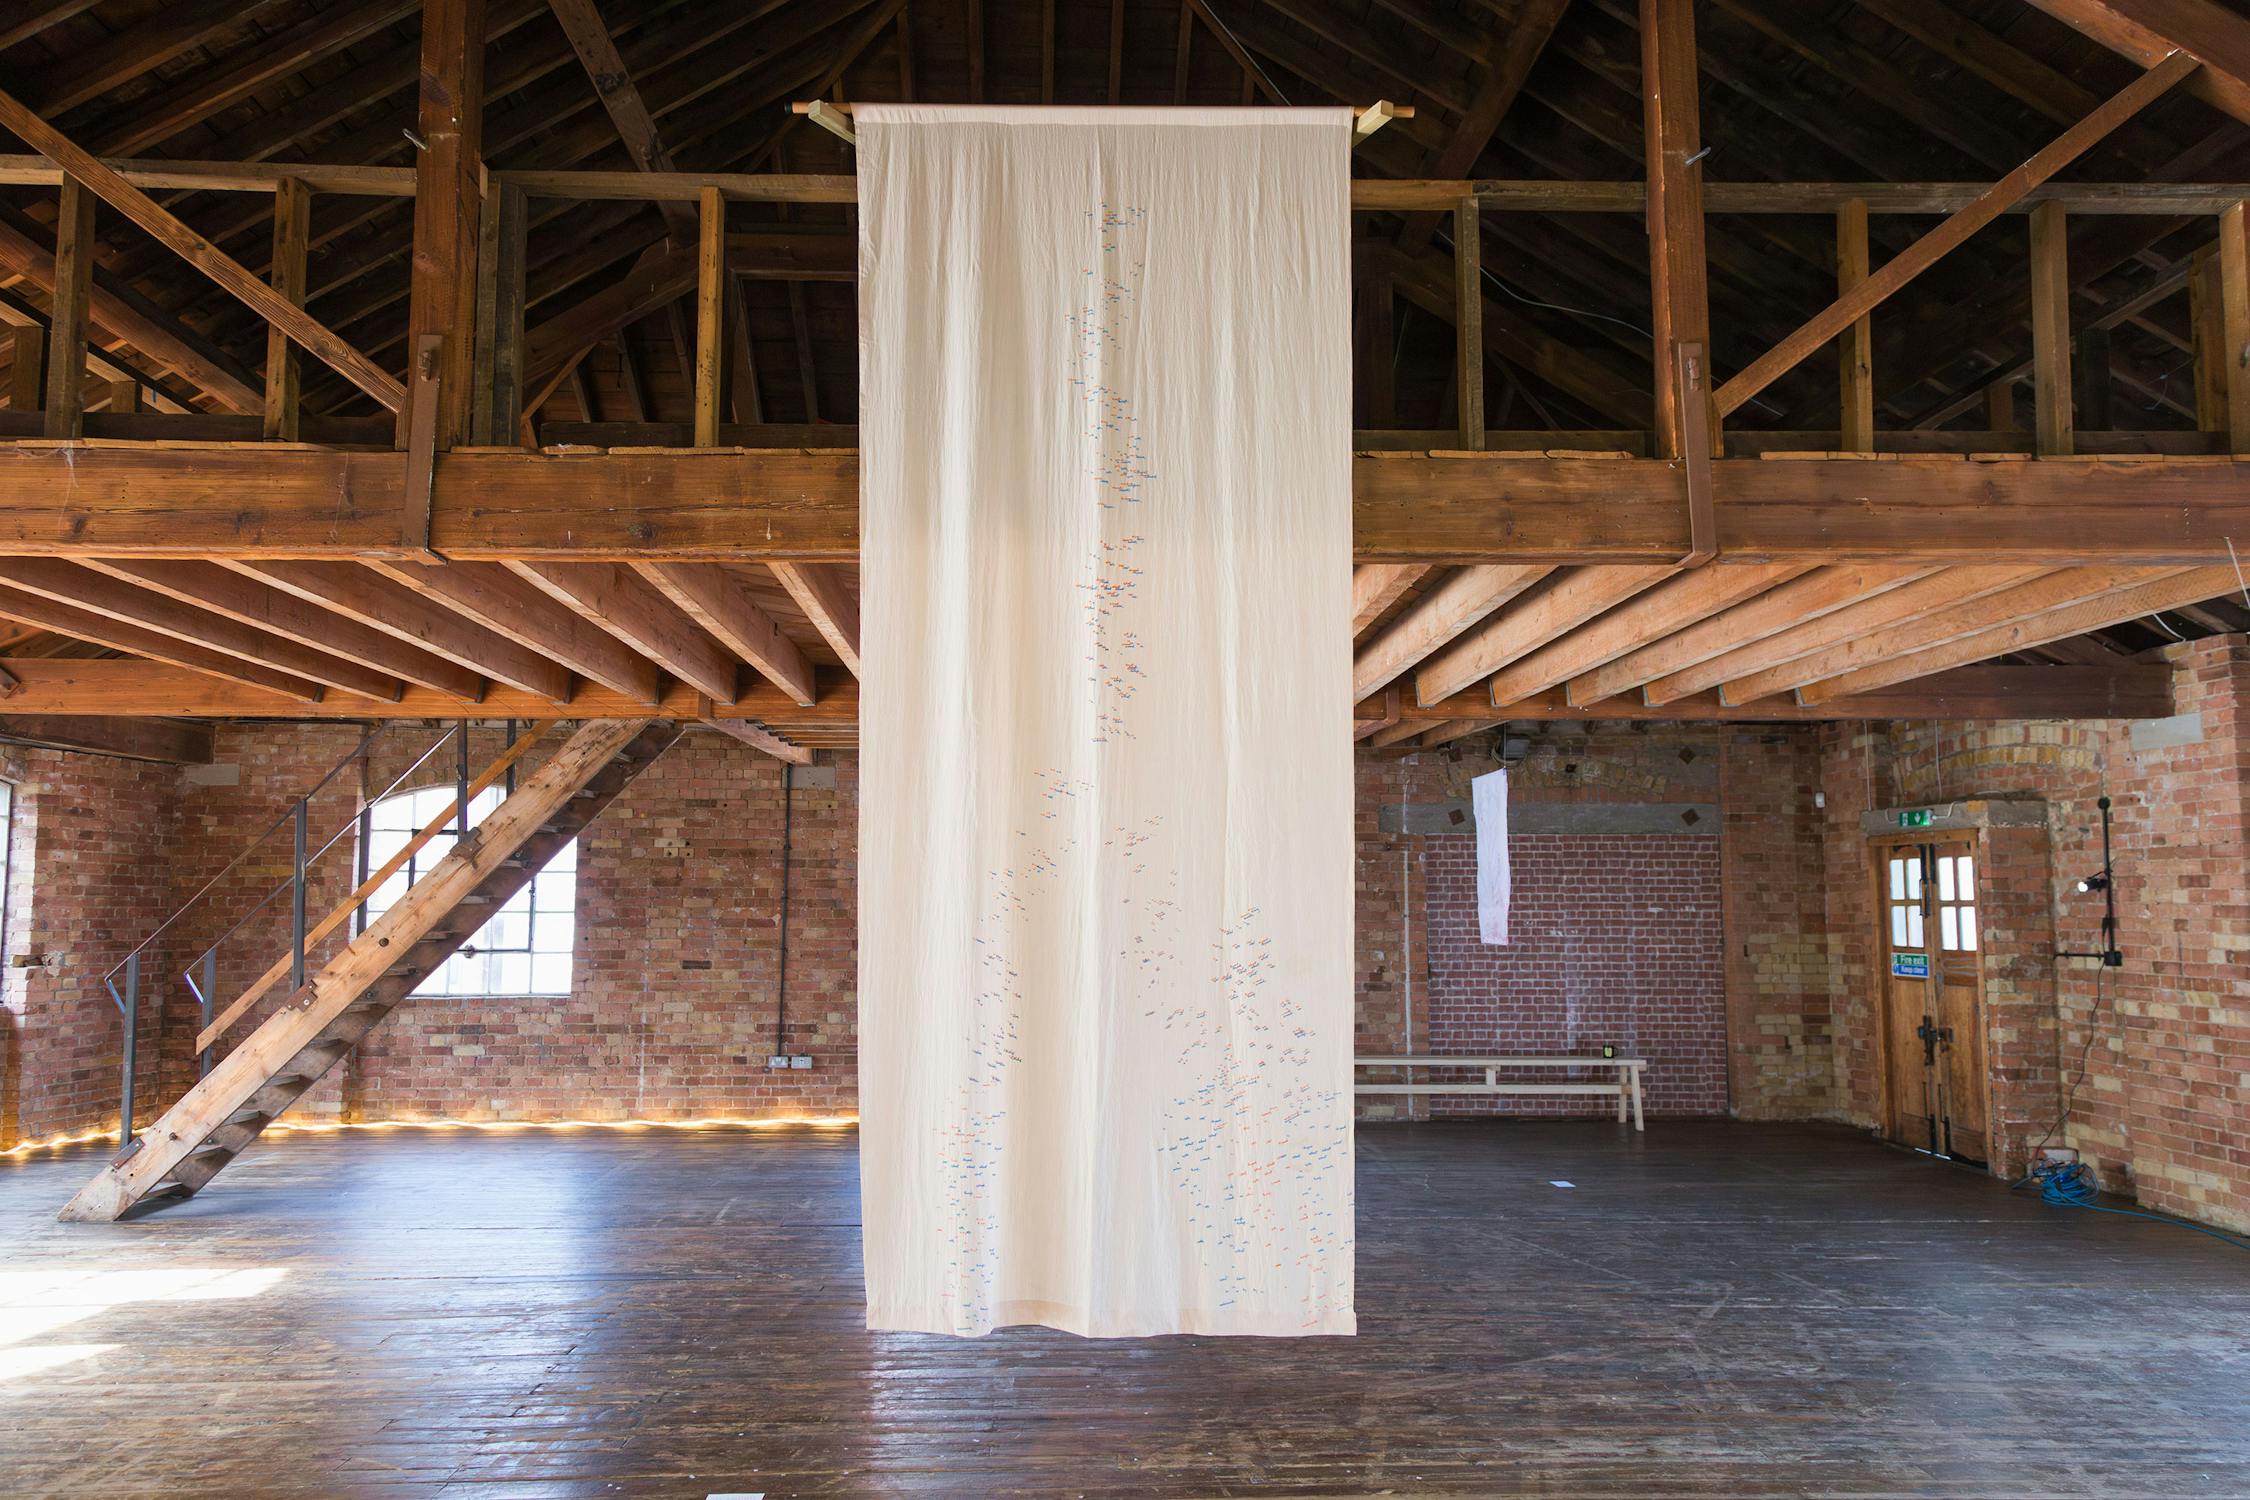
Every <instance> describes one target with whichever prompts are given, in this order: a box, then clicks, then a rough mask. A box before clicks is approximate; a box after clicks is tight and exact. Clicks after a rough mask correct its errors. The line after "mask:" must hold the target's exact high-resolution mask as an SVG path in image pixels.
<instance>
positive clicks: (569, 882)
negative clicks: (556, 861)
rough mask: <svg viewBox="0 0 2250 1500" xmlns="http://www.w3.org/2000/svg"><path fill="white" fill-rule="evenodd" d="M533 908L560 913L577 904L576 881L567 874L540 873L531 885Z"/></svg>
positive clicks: (571, 908)
mask: <svg viewBox="0 0 2250 1500" xmlns="http://www.w3.org/2000/svg"><path fill="white" fill-rule="evenodd" d="M531 904H532V907H533V909H534V910H537V911H542V912H554V913H556V914H557V915H561V914H563V913H566V912H570V911H573V910H575V909H576V908H577V906H578V881H577V880H576V879H575V878H574V877H572V876H569V875H542V876H540V877H539V878H538V879H537V880H535V881H533V882H532V885H531Z"/></svg>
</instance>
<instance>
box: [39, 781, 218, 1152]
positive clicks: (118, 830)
mask: <svg viewBox="0 0 2250 1500" xmlns="http://www.w3.org/2000/svg"><path fill="white" fill-rule="evenodd" d="M0 774H4V775H6V776H7V777H8V779H9V780H11V781H12V782H14V784H15V797H16V802H15V817H14V819H13V825H14V826H13V832H12V840H11V844H12V847H11V848H10V850H9V884H8V892H7V895H8V912H9V918H10V920H9V922H8V935H7V954H6V957H7V960H8V967H7V969H6V970H5V975H6V979H5V983H4V985H0V997H4V1001H5V1008H6V1015H5V1031H6V1042H5V1055H4V1057H0V1105H4V1106H5V1108H4V1113H0V1145H14V1144H15V1143H16V1142H17V1141H27V1140H42V1139H45V1138H46V1137H49V1136H53V1135H60V1134H76V1133H78V1132H81V1131H87V1130H97V1129H105V1128H114V1127H115V1125H116V1123H117V1107H118V1095H119V1091H120V1086H121V1083H122V1076H123V1074H122V1059H123V1048H124V1024H123V1021H122V1018H121V1017H120V1016H119V1014H118V1010H117V1007H116V1005H115V1003H114V1002H113V1001H112V1000H111V999H110V996H109V992H108V991H107V989H106V988H105V987H104V986H103V983H102V976H103V974H104V973H105V972H106V971H107V970H108V969H109V968H110V966H111V965H112V964H114V963H116V962H117V961H118V960H119V959H120V958H122V957H123V956H124V955H125V953H126V952H127V951H128V950H129V949H131V948H132V946H133V945H134V944H135V943H136V942H138V941H139V940H140V939H141V938H142V937H143V936H145V935H146V933H147V932H148V930H149V929H150V928H151V927H152V926H153V925H154V923H155V922H156V921H157V920H159V919H160V918H161V916H162V915H163V913H164V911H165V910H166V907H167V901H168V896H169V888H168V886H167V884H166V880H167V873H168V871H169V869H170V867H171V860H172V855H173V853H174V850H175V848H176V845H177V834H178V814H179V797H178V773H177V772H176V770H175V769H174V768H172V767H170V766H158V765H148V764H144V763H141V762H136V761H124V760H110V759H103V758H99V757H94V756H84V755H61V754H57V753H54V752H52V751H45V750H10V751H8V752H7V753H6V755H5V757H4V758H0ZM34 955H36V956H39V957H40V958H42V959H43V960H44V962H43V963H42V964H41V965H40V966H38V967H32V968H19V967H17V966H16V964H15V960H16V959H17V958H18V957H19V956H23V957H28V956H34ZM157 967H158V966H157V965H155V964H154V963H152V964H151V965H150V968H151V970H152V975H151V978H152V981H153V978H154V973H153V971H154V970H155V969H157ZM161 1025H162V1015H161V1007H160V1006H159V1005H157V1004H153V1003H152V1004H148V1005H144V1007H143V1010H142V1024H141V1027H140V1029H139V1036H138V1041H139V1054H140V1055H139V1064H140V1065H139V1067H138V1068H137V1072H138V1075H139V1085H138V1087H137V1088H136V1089H135V1091H134V1099H135V1105H134V1107H135V1109H136V1110H137V1111H138V1112H139V1116H140V1118H141V1119H143V1120H146V1119H148V1118H150V1117H151V1115H152V1112H153V1111H154V1110H156V1109H158V1108H161V1106H162V1104H163V1102H164V1101H165V1100H166V1099H168V1098H169V1097H170V1096H169V1095H167V1094H165V1093H164V1091H163V1089H164V1085H163V1082H162V1080H161V1079H160V1078H159V1076H158V1069H157V1067H156V1066H155V1064H156V1063H157V1061H158V1058H159V1056H160V1054H161V1051H162V1048H161V1046H160V1037H161Z"/></svg>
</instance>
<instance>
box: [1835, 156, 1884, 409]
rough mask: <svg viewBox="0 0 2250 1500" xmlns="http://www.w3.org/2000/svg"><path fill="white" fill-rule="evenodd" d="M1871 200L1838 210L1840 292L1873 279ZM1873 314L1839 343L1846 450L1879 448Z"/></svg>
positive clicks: (1839, 399) (1839, 405)
mask: <svg viewBox="0 0 2250 1500" xmlns="http://www.w3.org/2000/svg"><path fill="white" fill-rule="evenodd" d="M1867 271H1868V265H1867V200H1866V199H1864V198H1852V199H1849V200H1847V201H1846V202H1845V204H1844V206H1843V207H1842V208H1840V209H1838V210H1837V211H1836V293H1837V295H1838V296H1842V295H1843V294H1844V293H1846V292H1849V291H1850V290H1851V289H1852V288H1853V287H1856V286H1858V285H1859V284H1860V283H1861V282H1863V281H1865V280H1866V279H1867ZM1873 322H1874V320H1873V318H1872V316H1863V317H1861V318H1860V319H1858V321H1856V322H1854V323H1853V324H1852V326H1851V327H1849V328H1847V329H1845V330H1844V332H1843V336H1842V337H1841V338H1839V339H1838V340H1837V341H1836V357H1837V370H1838V377H1837V379H1838V385H1837V410H1838V411H1839V412H1840V413H1842V426H1843V442H1842V446H1843V447H1844V448H1845V450H1846V451H1848V452H1852V453H1873V452H1874V451H1875V352H1874V351H1875V345H1874V336H1873V332H1872V328H1873Z"/></svg>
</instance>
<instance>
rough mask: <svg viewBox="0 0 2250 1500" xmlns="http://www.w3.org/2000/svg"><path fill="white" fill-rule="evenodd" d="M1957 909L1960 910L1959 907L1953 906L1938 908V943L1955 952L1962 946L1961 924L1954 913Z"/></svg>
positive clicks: (1949, 951)
mask: <svg viewBox="0 0 2250 1500" xmlns="http://www.w3.org/2000/svg"><path fill="white" fill-rule="evenodd" d="M1956 910H1958V908H1957V907H1951V906H1941V907H1939V908H1938V943H1939V944H1940V946H1942V947H1943V948H1944V949H1945V951H1946V952H1948V953H1951V952H1954V951H1955V950H1956V949H1958V948H1959V947H1960V946H1961V924H1960V923H1959V922H1958V921H1956V920H1955V918H1954V915H1953V913H1954V912H1955V911H1956Z"/></svg>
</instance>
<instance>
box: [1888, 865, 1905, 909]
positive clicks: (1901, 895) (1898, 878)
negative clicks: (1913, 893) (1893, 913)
mask: <svg viewBox="0 0 2250 1500" xmlns="http://www.w3.org/2000/svg"><path fill="white" fill-rule="evenodd" d="M1891 899H1892V900H1893V901H1904V900H1905V899H1906V861H1905V860H1903V859H1893V860H1892V861H1891Z"/></svg>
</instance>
